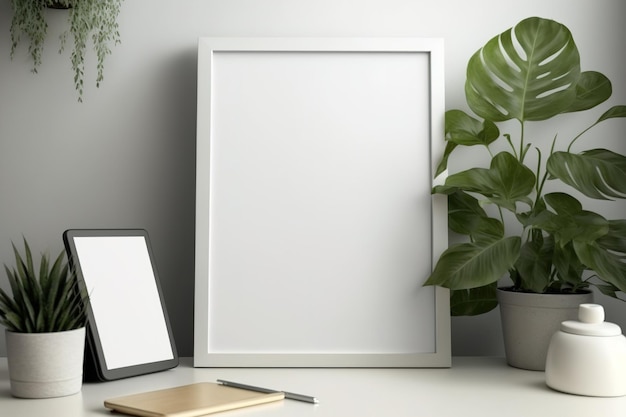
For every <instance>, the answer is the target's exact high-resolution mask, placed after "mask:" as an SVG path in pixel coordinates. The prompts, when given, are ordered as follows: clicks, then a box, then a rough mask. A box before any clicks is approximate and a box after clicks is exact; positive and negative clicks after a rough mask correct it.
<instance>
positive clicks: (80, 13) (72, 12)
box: [10, 0, 122, 101]
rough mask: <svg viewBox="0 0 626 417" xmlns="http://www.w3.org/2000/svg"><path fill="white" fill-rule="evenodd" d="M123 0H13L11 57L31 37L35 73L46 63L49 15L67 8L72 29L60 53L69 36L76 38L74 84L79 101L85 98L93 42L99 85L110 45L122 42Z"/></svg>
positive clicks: (60, 49) (73, 50)
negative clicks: (87, 57)
mask: <svg viewBox="0 0 626 417" xmlns="http://www.w3.org/2000/svg"><path fill="white" fill-rule="evenodd" d="M121 3H122V0H57V1H51V0H11V7H12V9H13V18H12V21H11V28H10V32H11V58H13V57H14V55H15V52H16V50H17V47H18V46H19V44H20V43H21V41H22V40H24V41H26V40H25V39H23V37H24V38H26V39H28V41H27V42H28V53H29V55H30V57H31V59H32V61H33V68H32V71H33V72H35V73H36V72H37V69H38V68H39V67H40V66H41V64H42V53H43V48H44V44H45V39H46V35H47V32H48V23H47V21H46V16H47V13H48V9H49V8H67V9H69V10H68V11H66V13H67V14H68V20H67V22H68V24H69V28H68V29H67V30H66V31H64V32H63V33H62V34H61V46H60V48H59V53H62V52H63V51H64V50H65V46H66V45H67V42H68V37H71V38H72V40H73V42H72V43H73V49H72V52H71V55H70V61H71V63H72V70H73V73H74V86H75V88H76V91H77V92H78V101H82V98H83V87H84V76H85V54H86V50H87V47H88V45H89V43H90V42H91V45H92V47H93V50H94V52H95V54H96V60H97V61H96V70H97V75H96V86H97V87H99V86H100V83H101V82H102V80H103V79H104V61H105V58H106V56H107V55H109V54H110V53H111V47H110V45H111V44H113V45H116V44H118V43H120V33H119V25H118V22H117V18H118V16H119V13H120V8H121Z"/></svg>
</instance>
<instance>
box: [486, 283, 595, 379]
mask: <svg viewBox="0 0 626 417" xmlns="http://www.w3.org/2000/svg"><path fill="white" fill-rule="evenodd" d="M497 297H498V304H499V305H500V317H501V320H502V335H503V336H504V351H505V354H506V360H507V363H508V364H509V365H511V366H513V367H516V368H521V369H528V370H531V371H543V370H545V366H546V356H547V353H548V346H549V344H550V339H551V338H552V335H553V334H554V333H555V332H557V331H558V330H559V328H560V325H561V322H563V321H566V320H576V318H577V317H578V306H579V305H580V304H588V303H592V302H593V293H592V292H588V293H583V294H534V293H524V292H515V291H508V290H507V289H502V288H499V289H498V291H497Z"/></svg>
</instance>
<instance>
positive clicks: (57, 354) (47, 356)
mask: <svg viewBox="0 0 626 417" xmlns="http://www.w3.org/2000/svg"><path fill="white" fill-rule="evenodd" d="M6 343H7V361H8V365H9V379H10V381H11V394H13V395H14V396H15V397H20V398H50V397H63V396H66V395H72V394H76V393H77V392H80V390H81V387H82V382H83V358H84V351H85V328H84V327H81V328H79V329H76V330H69V331H64V332H55V333H16V332H12V331H9V330H7V331H6Z"/></svg>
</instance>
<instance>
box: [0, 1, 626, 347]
mask: <svg viewBox="0 0 626 417" xmlns="http://www.w3.org/2000/svg"><path fill="white" fill-rule="evenodd" d="M64 13H65V12H59V11H50V12H49V14H50V18H51V20H50V28H49V31H50V35H51V36H49V39H48V41H47V43H46V48H47V49H46V51H45V55H44V64H43V66H42V67H41V68H40V70H39V73H38V74H32V73H31V72H30V68H31V64H30V62H29V60H28V57H27V54H26V48H25V47H22V48H20V49H19V51H18V52H17V54H16V56H15V58H14V59H13V60H12V61H11V60H10V59H9V50H10V37H9V31H8V30H9V25H10V18H11V11H10V5H9V2H8V1H2V2H0V34H1V35H0V261H1V262H3V263H11V262H12V252H11V241H12V240H13V241H16V242H19V241H20V240H21V238H22V236H25V237H27V238H28V240H29V241H30V243H31V245H32V246H33V249H34V250H35V251H37V252H40V251H45V250H49V251H50V252H51V253H52V254H56V253H58V252H59V251H61V250H62V242H61V233H62V232H63V230H65V229H67V228H80V227H89V228H94V227H140V228H145V229H148V231H149V232H150V234H151V237H152V241H153V245H154V251H155V253H156V262H157V266H158V268H159V272H160V275H161V278H162V281H163V288H164V291H165V297H166V302H167V307H168V309H169V313H170V315H171V319H172V322H173V326H174V331H175V335H176V340H177V344H178V348H179V350H180V353H181V354H182V355H185V356H191V355H192V353H193V348H192V346H193V326H192V323H193V306H192V304H193V281H194V277H193V271H194V266H193V261H194V256H193V249H194V169H195V168H194V158H195V155H194V146H195V122H196V81H195V80H196V46H197V39H198V37H199V36H424V37H443V38H445V45H446V52H445V59H446V107H447V108H459V107H461V108H462V107H464V106H465V103H464V95H463V89H462V86H463V81H464V72H465V65H466V62H467V60H468V58H469V57H470V56H471V54H472V53H473V52H474V51H475V50H476V49H477V48H478V47H480V46H481V45H482V44H483V43H484V42H485V41H486V40H487V39H489V38H490V37H492V36H493V35H495V34H497V33H499V32H501V31H503V30H504V29H506V28H508V27H510V26H511V25H513V24H515V23H516V22H517V21H519V20H521V19H523V18H525V17H528V16H533V15H537V16H542V17H546V18H552V19H555V20H558V21H560V22H562V23H565V24H566V25H567V26H568V27H569V28H570V29H571V30H572V32H573V33H574V36H575V38H576V40H577V43H578V46H579V48H580V50H581V55H582V64H583V69H594V70H598V71H601V72H604V73H605V74H606V75H607V76H608V77H609V78H610V79H611V80H613V83H614V95H613V98H612V99H611V103H612V104H624V103H626V80H625V77H624V74H626V67H625V65H626V64H625V62H626V59H624V58H625V57H624V54H625V52H624V41H626V25H624V22H623V19H624V16H626V2H624V1H623V0H597V1H593V2H592V1H588V0H550V1H546V0H526V1H524V2H503V1H501V0H479V1H467V0H438V1H419V0H178V1H165V0H127V1H126V2H125V3H124V4H123V7H122V12H121V16H120V32H121V37H122V44H121V45H119V46H117V47H115V48H114V50H113V54H112V55H111V56H109V58H108V60H107V62H106V66H105V80H104V82H103V83H102V85H101V87H100V88H99V89H96V88H95V85H94V84H95V83H94V82H93V81H94V79H95V75H94V68H95V66H94V65H93V64H94V57H93V56H92V55H89V56H88V61H89V62H88V68H87V73H86V83H87V86H86V89H85V97H84V103H82V104H80V103H77V101H76V94H75V92H74V89H73V83H72V74H71V71H70V67H69V57H68V54H67V53H66V54H64V55H59V54H58V53H57V49H58V41H57V40H56V35H57V34H59V33H60V32H61V31H62V30H63V24H62V23H63V19H64ZM571 120H572V124H573V123H575V119H571ZM568 126H570V123H569V122H568ZM623 131H624V122H623V121H613V122H611V123H607V125H606V126H605V127H604V128H603V130H598V131H596V133H598V134H599V135H600V134H601V135H602V137H600V136H598V138H597V139H598V140H603V141H606V143H604V144H603V146H605V147H607V148H610V149H615V150H617V151H620V152H626V149H625V147H626V142H625V141H624V140H623V139H624V138H623V136H624V134H623ZM479 158H481V156H480V155H478V154H476V155H474V154H472V153H469V154H468V155H467V156H466V157H464V158H463V160H459V159H455V160H453V161H452V167H453V170H460V169H463V168H464V164H467V163H472V162H475V161H476V160H477V159H479ZM594 204H595V206H594V208H595V209H597V210H600V211H601V212H603V213H604V214H606V215H607V216H609V217H614V218H615V217H622V216H623V215H624V213H626V210H625V208H626V205H625V204H624V203H623V202H619V203H617V204H612V205H611V204H608V203H607V204H598V203H594ZM0 281H2V284H1V285H3V286H4V287H6V283H5V282H4V279H2V280H0ZM598 301H599V302H601V303H602V304H604V305H605V306H606V307H607V310H608V312H607V315H608V318H609V319H610V320H611V321H614V322H617V323H619V324H620V325H621V326H622V327H626V317H625V316H626V305H625V304H622V303H620V302H615V301H613V300H610V299H607V298H606V297H598ZM498 326H499V319H498V314H497V311H496V312H493V313H491V314H488V315H484V316H481V317H476V318H459V319H454V320H453V335H452V336H453V353H454V354H455V355H497V354H501V353H502V346H501V345H502V342H501V335H500V330H499V327H498ZM4 355H5V347H4V335H3V334H0V356H4Z"/></svg>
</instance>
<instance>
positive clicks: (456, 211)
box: [448, 190, 504, 239]
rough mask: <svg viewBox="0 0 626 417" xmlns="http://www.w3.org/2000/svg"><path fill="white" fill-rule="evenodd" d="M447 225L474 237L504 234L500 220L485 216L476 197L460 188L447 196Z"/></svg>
mask: <svg viewBox="0 0 626 417" xmlns="http://www.w3.org/2000/svg"><path fill="white" fill-rule="evenodd" d="M448 227H449V228H450V230H452V231H454V232H455V233H459V234H463V235H468V236H472V237H474V238H475V239H480V238H481V237H493V238H501V237H502V236H504V225H503V224H502V222H501V221H499V220H497V219H493V218H490V217H489V216H487V213H486V212H485V210H483V208H482V207H481V206H480V204H479V202H478V200H477V199H476V198H474V197H472V196H471V195H469V194H467V193H465V192H463V191H460V190H459V191H456V192H454V193H452V194H450V195H449V196H448Z"/></svg>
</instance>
